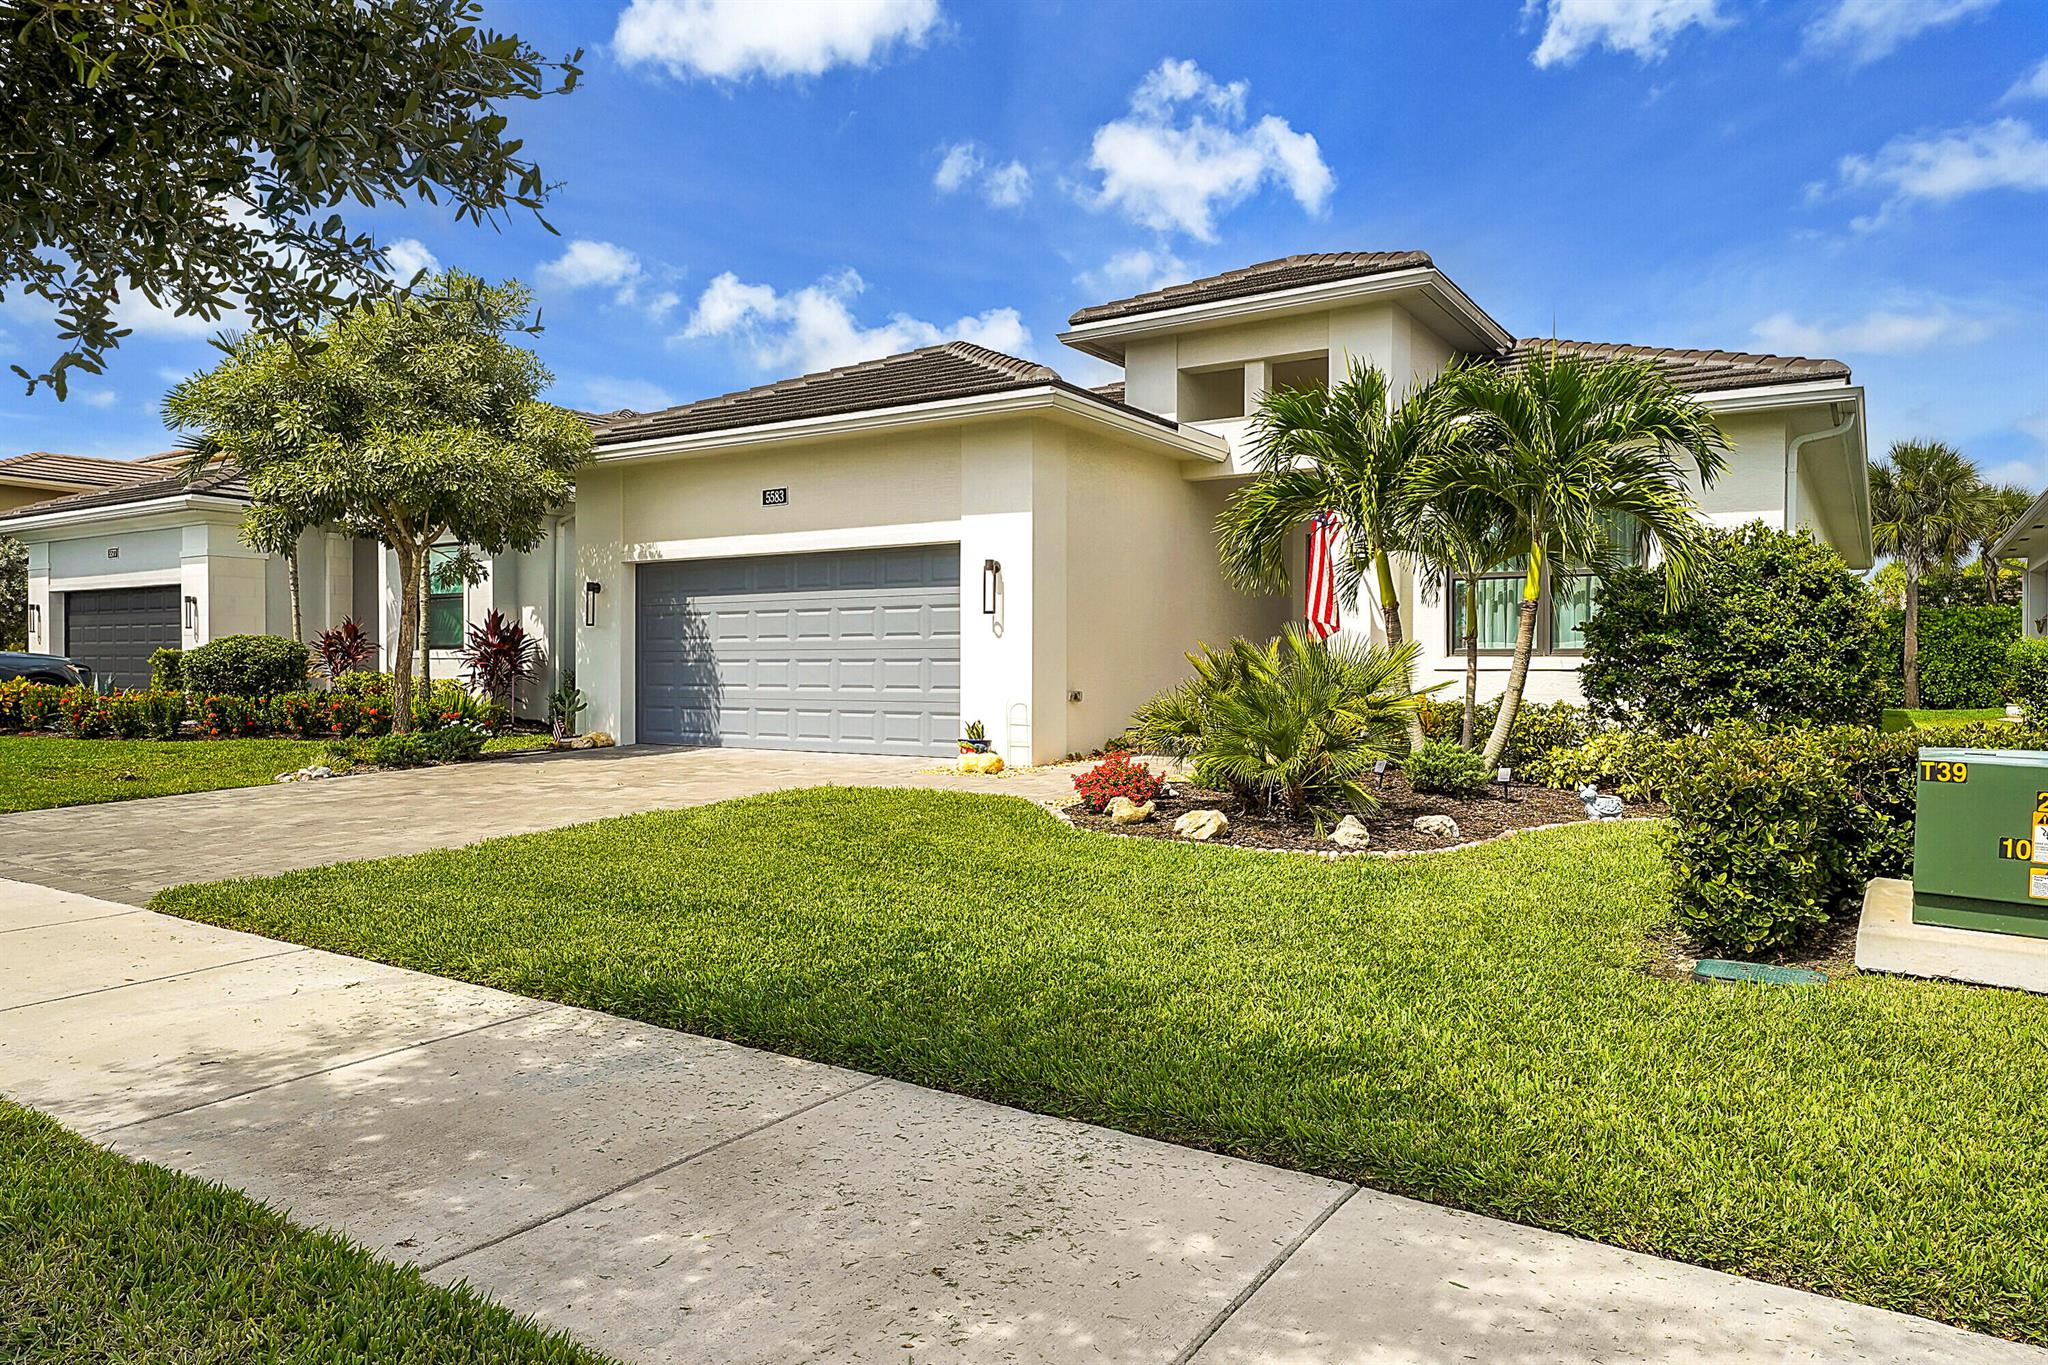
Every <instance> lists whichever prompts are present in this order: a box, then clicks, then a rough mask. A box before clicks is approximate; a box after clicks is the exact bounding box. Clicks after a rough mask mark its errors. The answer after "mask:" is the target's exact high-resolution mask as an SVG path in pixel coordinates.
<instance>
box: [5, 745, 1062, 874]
mask: <svg viewBox="0 0 2048 1365" xmlns="http://www.w3.org/2000/svg"><path fill="white" fill-rule="evenodd" d="M942 765H943V760H940V759H932V758H868V757H863V756H860V755H855V754H787V753H766V752H762V751H759V750H736V749H660V748H638V747H636V748H627V749H596V750H587V751H582V752H576V753H561V754H530V755H519V756H516V757H505V758H496V759H491V760H489V761H486V762H482V763H465V764H459V765H456V766H452V767H446V768H422V769H417V770H415V771H412V772H396V773H365V774H363V775H361V776H357V777H346V778H341V779H338V780H335V781H329V782H300V783H292V784H289V785H281V786H269V787H238V788H231V789H229V790H226V791H215V792H194V793H192V794H190V795H187V796H160V797H156V798H153V799H150V800H144V801H121V802H114V803H111V804H106V805H94V806H65V807H62V808H60V809H57V810H35V811H22V812H20V813H18V814H13V815H0V877H11V878H14V879H16V880H19V881H25V882H35V883H38V884H40V885H43V886H54V887H59V888H61V889H63V890H66V891H77V892H81V893H83V894H85V895H89V896H100V897H104V898H105V899H107V900H115V901H124V902H126V903H128V904H130V905H140V904H142V903H143V902H144V901H146V900H148V899H149V898H150V897H151V896H152V895H154V894H156V893H157V892H158V891H161V890H163V889H164V888H165V887H167V886H179V885H183V884H186V883H190V882H210V881H219V880H221V879H222V878H225V877H264V876H271V875H273V874H275V873H279V872H291V871H295V870H297V869H299V868H302V867H321V866H325V865H326V864H328V863H339V862H348V861H350V860H353V859H357V858H385V857H391V856H394V855H397V854H402V853H424V852H426V851H427V850H429V849H436V848H455V847H458V846H460V845H462V844H472V843H475V842H477V841H478V840H480V839H494V838H497V837H499V836H500V835H506V834H528V833H531V832H533V831H535V830H543V829H558V828H560V827H561V826H563V825H575V824H581V823H583V822H584V821H586V820H601V819H604V818H605V817H607V816H613V815H631V814H633V813H634V812H636V811H644V810H663V809H668V808H672V807H677V806H701V805H704V804H707V803H709V802H712V801H725V800H730V799H731V798H733V797H736V796H752V795H756V794H758V793H760V792H769V791H782V790H786V789H789V788H792V787H816V786H824V785H839V786H869V787H878V786H886V787H897V786H903V787H946V788H953V789H969V790H981V791H997V792H1008V793H1011V794H1014V795H1018V796H1024V797H1028V798H1031V799H1041V800H1042V799H1048V798H1051V797H1054V796H1059V795H1072V793H1073V783H1072V781H1071V779H1070V778H1069V777H1068V776H1067V775H1066V774H1065V772H1063V771H1062V770H1059V769H1041V770H1037V771H1028V772H1018V773H1004V774H1002V775H1000V776H997V777H961V776H958V775H956V774H952V773H947V772H945V771H944V770H943V766H942Z"/></svg>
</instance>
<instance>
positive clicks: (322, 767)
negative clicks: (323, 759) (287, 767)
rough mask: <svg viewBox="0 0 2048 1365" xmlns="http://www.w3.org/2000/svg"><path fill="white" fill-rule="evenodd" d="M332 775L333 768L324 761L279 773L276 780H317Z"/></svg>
mask: <svg viewBox="0 0 2048 1365" xmlns="http://www.w3.org/2000/svg"><path fill="white" fill-rule="evenodd" d="M332 776H334V769H332V768H330V767H328V766H327V765H326V764H325V763H313V764H308V765H307V766H306V767H303V768H300V769H298V770H297V771H295V772H289V773H279V774H278V775H277V779H276V780H277V781H279V782H318V781H320V780H321V779H322V778H328V777H332Z"/></svg>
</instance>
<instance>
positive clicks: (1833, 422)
mask: <svg viewBox="0 0 2048 1365" xmlns="http://www.w3.org/2000/svg"><path fill="white" fill-rule="evenodd" d="M1699 399H1700V402H1701V403H1702V404H1703V405H1704V406H1705V407H1706V408H1707V409H1708V411H1710V412H1712V413H1714V414H1715V415H1717V416H1722V415H1727V414H1731V413H1740V412H1761V411H1767V410H1772V409H1776V410H1781V411H1799V410H1802V409H1807V410H1812V409H1817V410H1818V411H1819V413H1820V416H1819V421H1820V422H1821V425H1820V426H1819V427H1817V428H1816V429H1815V430H1813V431H1811V432H1806V433H1799V432H1797V431H1795V432H1794V433H1793V434H1792V435H1791V436H1790V437H1789V438H1788V441H1787V445H1786V450H1785V461H1786V468H1785V478H1786V482H1787V484H1788V485H1790V484H1791V483H1792V481H1793V480H1795V479H1797V478H1798V476H1799V473H1800V468H1802V467H1807V468H1811V470H1812V472H1813V476H1814V479H1815V481H1816V483H1817V484H1818V486H1819V487H1820V489H1821V497H1822V500H1823V501H1824V502H1825V503H1826V504H1827V507H1828V509H1829V510H1830V511H1831V512H1833V513H1834V514H1835V517H1834V524H1833V532H1834V534H1833V535H1832V536H1831V537H1830V540H1831V542H1832V543H1833V545H1834V547H1835V549H1836V550H1838V551H1839V552H1840V553H1841V556H1842V559H1843V561H1844V562H1845V563H1847V564H1848V566H1849V567H1850V568H1852V569H1867V568H1869V567H1870V566H1871V565H1872V564H1874V563H1876V562H1877V551H1876V548H1875V547H1874V545H1873V544H1872V542H1871V528H1870V521H1871V516H1870V446H1869V423H1868V420H1867V419H1866V417H1865V413H1864V403H1863V387H1862V385H1860V384H1845V383H1842V382H1841V381H1839V380H1826V381H1823V382H1820V383H1812V384H1772V385H1763V386H1759V387H1757V388H1754V389H1729V390H1725V391H1723V392H1721V393H1704V394H1701V395H1699ZM1837 427H1840V428H1841V430H1840V431H1839V432H1836V431H1835V430H1834V429H1835V428H1837ZM1795 461H1796V462H1797V465H1796V466H1795ZM1808 461H1813V462H1814V463H1813V464H1811V465H1810V466H1809V465H1808ZM1792 491H1793V490H1792V489H1791V487H1789V486H1788V488H1787V490H1786V493H1787V502H1786V505H1787V507H1788V508H1789V507H1790V506H1791V495H1792ZM1844 522H1846V524H1843V523H1844Z"/></svg>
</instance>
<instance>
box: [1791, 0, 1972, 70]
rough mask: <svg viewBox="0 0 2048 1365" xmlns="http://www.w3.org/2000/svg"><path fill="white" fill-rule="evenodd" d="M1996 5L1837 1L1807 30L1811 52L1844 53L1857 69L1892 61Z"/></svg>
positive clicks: (1941, 0) (1952, 0) (1943, 0)
mask: <svg viewBox="0 0 2048 1365" xmlns="http://www.w3.org/2000/svg"><path fill="white" fill-rule="evenodd" d="M1997 3H1998V0H1835V7H1834V8H1833V9H1831V10H1829V11H1828V12H1827V13H1826V14H1823V15H1821V16H1820V17H1819V18H1818V19H1815V20H1814V21H1813V22H1812V23H1810V24H1808V25H1807V26H1806V43H1807V46H1808V47H1811V48H1815V49H1818V50H1823V51H1830V52H1846V53H1847V54H1848V55H1849V58H1850V60H1852V61H1854V62H1857V63H1859V64H1861V63H1864V62H1874V61H1877V60H1878V59H1879V58H1881V57H1888V56H1890V55H1891V54H1892V53H1893V52H1894V51H1896V50H1897V49H1898V47H1899V45H1900V44H1902V43H1904V42H1905V41H1906V40H1907V39H1909V38H1912V37H1914V36H1915V35H1917V34H1920V33H1924V32H1926V31H1927V30H1928V29H1931V28H1941V27H1944V26H1946V25H1948V24H1953V23H1954V22H1956V20H1958V19H1962V18H1965V17H1967V16H1969V15H1972V14H1977V13H1980V12H1982V11H1984V10H1987V9H1990V8H1991V7H1992V6H1993V5H1995V4H1997Z"/></svg>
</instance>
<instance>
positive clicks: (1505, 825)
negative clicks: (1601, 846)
mask: <svg viewBox="0 0 2048 1365" xmlns="http://www.w3.org/2000/svg"><path fill="white" fill-rule="evenodd" d="M1171 790H1172V792H1173V795H1171V796H1166V795H1161V796H1160V797H1159V799H1158V810H1157V811H1156V812H1155V813H1154V815H1153V816H1152V818H1151V819H1150V820H1147V821H1144V822H1143V823H1141V824H1136V825H1112V824H1110V822H1109V817H1108V816H1107V815H1097V814H1096V813H1095V812H1094V811H1091V810H1089V809H1088V808H1087V807H1086V806H1083V805H1074V806H1070V807H1068V808H1067V810H1066V814H1067V817H1068V818H1069V819H1071V820H1072V821H1073V822H1074V824H1075V825H1076V826H1078V827H1080V828H1081V829H1091V830H1105V831H1111V832H1114V833H1117V834H1129V835H1134V836H1136V837H1138V838H1141V839H1173V840H1176V841H1178V842H1182V843H1185V842H1187V841H1186V840H1183V839H1181V838H1180V836H1179V835H1177V834H1175V833H1174V832H1173V822H1174V819H1175V818H1176V817H1177V816H1179V815H1181V814H1183V813H1185V812H1187V811H1191V810H1208V809H1213V810H1220V811H1222V812H1223V813H1224V814H1226V815H1228V816H1229V817H1230V829H1229V831H1228V832H1226V833H1225V834H1223V835H1221V836H1220V837H1218V838H1215V839H1211V840H1210V841H1209V842H1210V843H1212V844H1228V845H1232V846H1234V847H1237V848H1280V849H1291V850H1293V851H1295V852H1300V853H1343V852H1346V851H1347V850H1344V849H1340V848H1338V847H1337V846H1336V845H1335V844H1333V843H1331V842H1330V840H1329V838H1328V836H1327V834H1323V835H1319V834H1317V833H1316V829H1315V826H1314V825H1312V824H1295V823H1293V822H1292V821H1287V820H1271V819H1267V818H1265V817H1264V816H1263V815H1252V814H1244V813H1241V812H1239V811H1237V810H1235V809H1234V808H1233V807H1232V805H1231V800H1230V798H1229V797H1228V796H1225V795H1223V794H1222V793H1219V792H1209V791H1202V790H1199V789H1198V788H1195V787H1192V786H1189V785H1187V784H1184V783H1183V784H1176V785H1174V786H1173V787H1172V788H1171ZM1375 794H1376V795H1377V796H1378V797H1379V799H1380V808H1379V809H1378V810H1375V811H1370V812H1362V813H1361V814H1360V815H1359V819H1360V820H1361V821H1363V822H1364V824H1365V827H1366V828H1367V829H1368V830H1370V831H1371V832H1372V843H1371V845H1370V846H1369V848H1367V849H1365V850H1362V851H1365V852H1373V853H1407V852H1420V851H1430V852H1434V851H1436V850H1438V849H1446V848H1459V847H1462V846H1463V845H1465V844H1473V843H1478V842H1479V841H1480V840H1483V839H1491V838H1493V837H1495V836H1496V835H1501V834H1506V833H1508V832H1509V831H1511V830H1518V829H1534V828H1536V827H1537V826H1539V825H1562V824H1568V823H1570V822H1572V821H1576V820H1584V819H1585V818H1586V807H1585V803H1583V802H1582V801H1580V800H1579V798H1578V797H1577V796H1576V795H1575V794H1574V793H1572V792H1568V791H1554V790H1552V789H1551V788H1549V787H1524V786H1515V787H1510V788H1509V789H1508V799H1507V800H1505V801H1503V800H1501V798H1500V797H1499V796H1498V795H1496V794H1494V789H1492V788H1489V789H1488V794H1487V795H1484V796H1476V797H1470V798H1466V799H1463V800H1460V799H1458V798H1456V797H1450V796H1431V795H1425V794H1423V793H1421V792H1415V791H1410V790H1409V788H1408V783H1407V780H1406V779H1405V778H1404V777H1403V776H1402V775H1401V774H1400V773H1398V772H1392V773H1388V774H1387V782H1386V785H1385V786H1384V787H1380V788H1376V789H1375ZM1627 813H1628V814H1629V815H1656V814H1662V809H1661V808H1657V807H1649V806H1633V805H1632V806H1630V807H1629V808H1628V812H1627ZM1418 815H1448V816H1450V817H1451V818H1452V819H1453V820H1456V821H1457V822H1458V834H1459V837H1458V838H1456V839H1436V838H1432V837H1430V836H1429V835H1427V834H1423V833H1422V832H1420V831H1419V830H1417V829H1416V828H1415V823H1414V822H1415V817H1416V816H1418Z"/></svg>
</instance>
